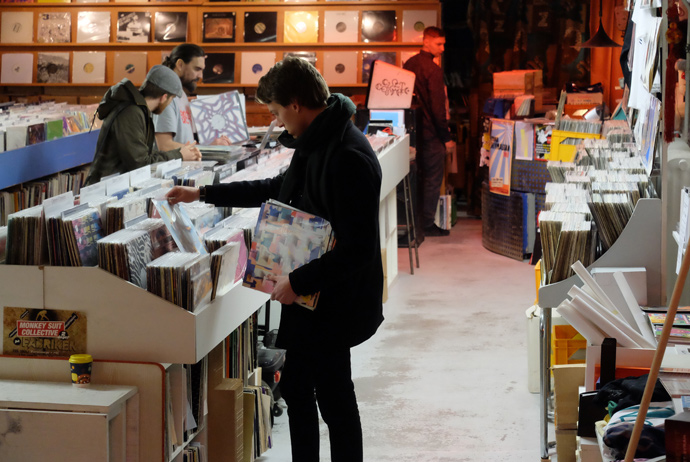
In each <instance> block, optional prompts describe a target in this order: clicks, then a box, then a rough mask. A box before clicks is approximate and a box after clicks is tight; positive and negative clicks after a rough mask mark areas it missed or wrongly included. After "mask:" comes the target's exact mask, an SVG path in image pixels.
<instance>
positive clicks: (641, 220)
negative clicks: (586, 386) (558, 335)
mask: <svg viewBox="0 0 690 462" xmlns="http://www.w3.org/2000/svg"><path fill="white" fill-rule="evenodd" d="M661 209H662V207H661V200H660V199H640V200H639V201H638V202H637V205H636V207H635V211H634V212H633V215H632V217H630V221H629V222H628V224H627V226H626V227H625V228H624V229H623V232H622V233H621V235H620V236H619V237H618V240H616V242H615V243H614V244H613V245H612V246H611V248H610V249H609V250H608V251H607V252H606V253H605V254H604V255H602V256H601V257H600V258H599V259H597V261H595V262H594V263H592V265H591V266H590V267H589V268H588V269H591V268H598V267H644V268H645V269H646V273H647V299H648V304H649V305H660V304H661V290H662V287H661ZM574 285H577V286H581V285H582V281H581V280H580V278H579V277H577V276H571V277H570V278H568V279H566V280H564V281H560V282H556V283H554V284H549V285H546V286H543V287H541V288H540V289H539V306H540V307H541V319H540V325H539V333H540V342H539V353H540V357H539V362H540V372H541V376H540V395H541V400H540V439H541V444H540V451H541V458H542V460H549V448H548V403H549V396H550V394H551V383H550V382H551V381H550V378H551V364H550V361H551V360H550V348H551V347H550V345H551V310H552V309H553V308H556V307H557V306H558V305H560V304H561V302H562V301H563V300H565V299H566V297H567V293H568V291H569V290H570V289H571V288H572V287H573V286H574Z"/></svg>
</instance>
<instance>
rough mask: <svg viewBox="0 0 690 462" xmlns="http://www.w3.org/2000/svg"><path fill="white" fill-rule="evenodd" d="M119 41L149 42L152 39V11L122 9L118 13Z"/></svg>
mask: <svg viewBox="0 0 690 462" xmlns="http://www.w3.org/2000/svg"><path fill="white" fill-rule="evenodd" d="M117 41H118V42H129V43H147V42H150V41H151V13H149V12H148V11H120V12H118V13H117Z"/></svg>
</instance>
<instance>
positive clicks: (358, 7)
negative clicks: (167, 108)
mask: <svg viewBox="0 0 690 462" xmlns="http://www.w3.org/2000/svg"><path fill="white" fill-rule="evenodd" d="M376 10H388V11H395V13H396V35H395V37H394V40H393V41H389V42H366V41H363V40H362V38H361V27H362V18H363V15H362V12H364V11H376ZM79 11H99V12H110V21H111V24H110V39H109V41H108V42H104V43H78V42H77V41H76V37H77V14H78V12H79ZM298 11H312V12H317V13H318V40H317V41H316V42H308V43H291V42H286V41H285V40H284V38H285V37H284V20H285V15H286V13H289V12H298ZM327 11H357V12H358V26H357V35H356V36H357V38H358V41H355V42H347V43H325V41H324V27H325V26H324V23H325V21H324V17H325V12H327ZM406 11H407V12H408V13H407V16H405V19H406V20H407V21H410V20H411V19H414V15H413V14H410V13H409V12H410V11H429V12H435V13H436V24H437V25H440V2H439V1H438V0H419V1H409V0H407V1H396V2H390V1H366V2H356V3H355V2H337V1H336V2H332V1H325V0H312V1H301V2H295V3H278V2H249V1H239V2H235V1H227V2H222V1H221V2H202V1H198V0H193V1H189V2H96V3H31V4H27V3H5V4H3V13H12V12H33V13H34V15H33V21H34V23H33V42H31V43H0V53H1V54H4V53H31V54H33V57H34V59H33V73H32V81H31V82H32V83H26V84H9V83H0V86H1V87H3V88H4V90H5V91H4V92H3V93H5V94H8V95H9V94H14V95H19V94H31V95H36V94H43V95H59V96H67V95H75V96H86V95H96V96H98V97H100V96H102V94H103V92H104V89H105V88H107V87H109V86H111V85H113V84H114V83H116V82H115V80H116V79H115V78H114V74H115V72H114V64H115V63H114V56H115V53H116V52H128V51H129V52H137V51H138V52H144V53H146V55H147V56H146V58H147V69H148V68H150V67H151V66H153V65H155V64H159V63H160V62H161V60H162V53H166V52H168V51H170V50H171V49H172V48H173V47H174V46H176V45H177V44H179V43H180V42H155V41H154V40H155V38H154V37H155V35H154V34H155V13H156V12H186V13H187V38H186V42H190V43H196V44H198V45H200V46H202V47H203V48H204V50H205V51H206V52H207V53H234V54H235V66H234V82H233V83H208V84H205V83H203V82H202V83H200V84H199V90H198V91H199V93H200V94H206V93H218V92H219V91H220V90H222V89H233V88H243V87H247V88H253V87H256V84H255V83H246V82H242V81H241V69H242V66H243V65H245V66H246V65H247V64H246V63H242V56H243V55H242V53H244V52H274V53H275V54H276V60H280V59H282V57H283V53H284V52H304V51H308V52H315V53H316V67H317V68H318V69H319V70H320V71H321V72H322V73H323V72H324V68H323V66H324V53H326V52H329V51H352V52H356V53H357V58H356V61H355V62H356V63H357V64H356V65H357V69H356V72H355V77H356V79H355V80H354V81H349V82H347V83H346V84H343V83H341V84H337V85H334V86H335V87H338V88H352V89H359V90H360V91H361V90H362V89H363V88H365V87H366V86H367V83H368V82H366V81H362V52H363V51H373V52H395V53H396V64H397V65H399V66H401V65H402V58H403V57H402V53H403V52H407V53H409V54H410V55H411V54H414V53H417V52H418V51H419V49H420V47H421V42H419V43H417V42H403V33H402V31H403V16H404V15H405V12H406ZM48 12H50V13H71V41H70V42H68V43H38V38H37V35H38V15H39V14H40V13H48ZM118 12H149V13H150V16H151V34H150V37H149V40H150V41H149V42H146V43H130V42H118V41H117V14H118ZM207 12H209V13H220V12H234V13H235V34H234V42H205V41H204V37H203V14H204V13H207ZM250 12H276V13H277V22H276V41H275V42H266V43H253V42H245V41H244V30H245V21H244V19H245V13H250ZM407 27H408V29H409V28H410V25H409V24H407ZM75 51H76V52H79V51H102V52H105V53H106V69H105V81H104V82H103V83H95V84H74V83H71V82H72V78H73V76H72V64H73V54H72V53H73V52H75ZM40 52H68V53H70V70H69V75H70V77H69V82H70V83H38V81H37V53H40ZM135 83H137V84H138V83H140V82H135Z"/></svg>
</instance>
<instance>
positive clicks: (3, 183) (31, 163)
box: [0, 129, 100, 190]
mask: <svg viewBox="0 0 690 462" xmlns="http://www.w3.org/2000/svg"><path fill="white" fill-rule="evenodd" d="M99 132H100V130H98V129H96V130H92V131H90V132H85V133H77V134H75V135H70V136H66V137H64V138H58V139H56V140H51V141H46V142H43V143H38V144H32V145H30V146H26V147H23V148H19V149H14V150H12V151H5V152H1V153H0V190H2V189H6V188H9V187H11V186H15V185H18V184H21V183H25V182H27V181H31V180H35V179H37V178H42V177H44V176H48V175H52V174H54V173H58V172H61V171H63V170H69V169H71V168H74V167H80V166H82V165H87V164H90V163H91V162H92V161H93V155H94V152H95V151H96V141H97V140H98V134H99Z"/></svg>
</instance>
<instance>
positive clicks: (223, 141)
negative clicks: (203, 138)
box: [211, 135, 232, 146]
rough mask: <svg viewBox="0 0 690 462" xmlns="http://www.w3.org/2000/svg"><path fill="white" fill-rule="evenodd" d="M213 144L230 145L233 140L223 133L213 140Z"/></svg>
mask: <svg viewBox="0 0 690 462" xmlns="http://www.w3.org/2000/svg"><path fill="white" fill-rule="evenodd" d="M211 144H212V145H216V146H230V145H231V144H232V141H230V138H228V137H227V136H225V135H221V136H219V137H218V138H216V139H215V140H213V143H211Z"/></svg>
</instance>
